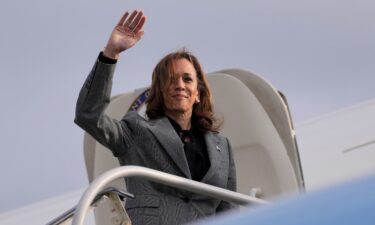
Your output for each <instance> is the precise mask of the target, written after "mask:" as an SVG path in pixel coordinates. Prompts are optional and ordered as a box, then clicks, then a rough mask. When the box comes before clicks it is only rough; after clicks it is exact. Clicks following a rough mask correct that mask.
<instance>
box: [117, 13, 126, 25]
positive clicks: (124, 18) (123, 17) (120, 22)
mask: <svg viewBox="0 0 375 225" xmlns="http://www.w3.org/2000/svg"><path fill="white" fill-rule="evenodd" d="M128 15H129V12H128V11H126V12H125V13H124V15H122V17H121V19H120V21H118V23H117V25H119V26H122V24H124V22H125V20H126V17H128Z"/></svg>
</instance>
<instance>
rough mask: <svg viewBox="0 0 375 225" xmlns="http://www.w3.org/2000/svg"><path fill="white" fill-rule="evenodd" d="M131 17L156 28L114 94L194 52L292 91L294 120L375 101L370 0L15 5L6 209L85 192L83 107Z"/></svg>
mask: <svg viewBox="0 0 375 225" xmlns="http://www.w3.org/2000/svg"><path fill="white" fill-rule="evenodd" d="M127 9H128V10H133V9H143V10H144V12H145V14H146V15H147V17H148V21H147V22H146V25H145V31H146V33H145V36H144V38H143V40H141V42H140V43H139V44H138V45H137V46H136V47H134V48H133V49H131V50H129V51H128V52H125V53H124V54H123V55H122V56H121V58H120V61H119V63H118V65H117V71H116V75H115V79H114V87H113V94H118V93H122V92H127V91H132V90H133V89H135V88H139V87H143V86H147V85H148V84H149V82H150V76H151V71H152V69H153V67H154V66H155V64H156V63H157V62H158V60H159V59H160V58H161V57H162V56H164V55H165V54H166V53H169V52H170V51H172V50H176V49H179V48H182V47H187V48H188V49H190V50H191V51H192V52H193V53H195V54H196V55H197V56H198V58H199V59H200V61H201V63H202V64H203V66H204V69H205V71H206V72H213V71H216V70H221V69H227V68H241V69H246V70H250V71H253V72H256V73H257V74H259V75H261V76H263V77H264V78H265V79H267V80H268V81H270V82H271V83H272V84H273V85H274V86H275V87H276V88H278V89H279V90H281V91H282V92H283V93H284V94H285V95H286V97H287V98H288V102H289V105H290V108H291V113H292V117H293V119H294V122H295V123H298V122H302V121H304V120H307V119H310V118H313V117H318V116H320V115H323V114H326V113H329V112H332V111H336V110H338V109H341V108H344V107H348V106H351V105H353V104H357V103H359V102H362V101H366V100H369V99H373V98H375V91H374V88H373V87H374V83H375V76H374V75H375V63H374V59H375V42H374V40H375V26H374V21H375V14H374V10H375V2H374V1H372V0H305V1H301V0H285V1H280V0H269V1H265V0H253V1H245V0H242V1H240V0H231V1H229V0H228V1H217V0H199V1H198V0H196V1H186V0H183V1H175V0H174V1H173V0H170V1H166V0H163V1H160V0H158V1H130V0H123V1H119V0H110V1H99V0H90V1H88V0H82V1H72V0H55V1H51V0H34V1H21V0H5V1H3V2H2V4H1V7H0V27H1V41H0V49H1V51H0V57H1V60H0V62H1V69H2V74H1V76H2V82H0V90H1V95H0V101H1V103H2V107H1V111H0V122H1V128H0V137H1V139H0V140H1V143H2V145H1V152H2V157H0V174H1V175H0V177H1V186H0V196H1V200H2V201H1V202H0V213H1V212H4V211H7V210H11V209H14V208H17V207H21V206H23V205H26V204H30V203H32V202H35V201H39V200H42V199H45V198H49V197H52V196H56V195H60V194H63V193H65V192H68V191H73V190H76V189H78V188H82V187H85V186H86V185H87V178H86V174H85V167H84V160H83V151H82V137H83V131H82V130H81V129H80V128H78V127H77V126H76V125H75V124H74V123H73V119H74V108H75V102H76V98H77V96H78V92H79V89H80V87H81V86H82V84H83V81H84V80H85V78H86V75H87V74H88V72H89V71H90V69H91V66H92V65H93V63H94V61H95V59H96V57H97V55H98V53H99V51H100V50H101V49H102V48H103V47H104V45H105V43H106V41H107V38H108V36H109V34H110V32H111V30H112V28H113V26H114V25H115V24H116V22H117V21H118V19H119V18H120V16H121V15H122V13H123V11H124V10H127ZM228 94H230V93H228Z"/></svg>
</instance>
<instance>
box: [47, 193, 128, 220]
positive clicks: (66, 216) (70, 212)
mask: <svg viewBox="0 0 375 225" xmlns="http://www.w3.org/2000/svg"><path fill="white" fill-rule="evenodd" d="M110 193H114V194H117V195H118V196H119V197H120V199H122V200H123V199H125V198H130V199H133V198H134V195H132V194H130V193H127V192H124V191H121V190H118V189H117V188H115V187H108V188H106V189H104V190H103V191H101V192H100V193H99V194H97V195H96V196H95V198H94V200H93V201H92V203H91V204H90V206H91V205H94V204H96V203H97V202H98V201H99V200H100V199H101V198H103V197H104V196H108V195H109V194H110ZM76 209H77V206H74V207H73V208H71V209H69V210H67V211H66V212H64V213H63V214H61V215H60V216H58V217H56V218H55V219H53V220H51V221H50V222H49V223H47V224H46V225H58V224H61V223H63V222H64V221H66V220H68V219H70V218H71V217H73V215H74V214H75V211H76Z"/></svg>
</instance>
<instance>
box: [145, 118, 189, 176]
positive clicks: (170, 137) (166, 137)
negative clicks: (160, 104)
mask: <svg viewBox="0 0 375 225" xmlns="http://www.w3.org/2000/svg"><path fill="white" fill-rule="evenodd" d="M149 128H150V131H151V132H152V133H153V134H154V136H155V137H156V139H157V140H158V141H159V142H160V144H161V145H162V146H163V148H164V150H165V151H166V152H167V153H168V154H169V155H170V157H171V158H172V159H173V161H174V162H175V163H176V165H177V166H178V168H179V169H180V170H181V172H182V173H183V174H184V175H185V176H186V177H187V178H189V179H191V174H190V170H189V165H188V162H187V160H186V157H185V151H184V145H183V143H182V141H181V139H180V137H179V136H178V135H177V133H176V132H175V130H174V128H173V126H172V125H171V123H170V122H169V121H168V118H166V117H163V118H160V119H156V120H153V121H152V122H150V127H149Z"/></svg>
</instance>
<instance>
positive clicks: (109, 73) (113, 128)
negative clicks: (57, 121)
mask: <svg viewBox="0 0 375 225" xmlns="http://www.w3.org/2000/svg"><path fill="white" fill-rule="evenodd" d="M145 20H146V18H145V16H144V15H143V13H142V12H137V11H134V12H132V13H131V15H130V16H129V13H128V12H125V13H124V15H123V16H122V17H121V19H120V21H119V22H118V24H117V25H116V26H115V28H114V29H113V31H112V33H111V35H110V37H109V40H108V43H107V45H106V47H105V49H104V51H103V53H101V55H100V56H99V59H97V60H96V63H95V65H94V67H93V68H92V70H91V72H90V74H89V76H88V77H87V79H86V81H85V83H84V85H83V87H82V88H81V91H80V93H79V96H78V100H77V106H76V117H75V120H74V122H75V123H76V124H77V125H79V126H80V127H81V128H82V129H84V130H85V131H87V132H88V133H89V134H91V135H92V136H93V137H94V138H95V139H96V140H97V141H99V142H100V143H101V144H103V145H104V146H106V147H107V148H109V149H111V150H112V152H113V153H114V155H116V156H119V155H121V154H122V153H124V150H126V149H128V148H129V145H131V140H132V139H131V127H129V126H128V124H126V121H117V120H115V119H112V118H110V117H109V116H107V115H106V114H105V113H104V111H105V109H106V108H107V106H108V104H109V102H110V97H111V89H112V78H113V73H114V70H115V67H116V63H115V62H116V60H117V59H118V57H119V54H120V53H121V52H123V51H124V50H126V49H129V48H131V47H132V46H134V45H135V44H136V43H137V42H138V41H139V40H140V39H141V37H142V36H143V33H144V32H143V30H142V27H143V25H144V23H145ZM108 58H110V59H112V61H111V60H110V59H109V60H108Z"/></svg>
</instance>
